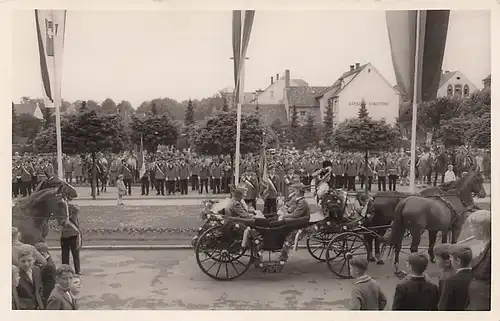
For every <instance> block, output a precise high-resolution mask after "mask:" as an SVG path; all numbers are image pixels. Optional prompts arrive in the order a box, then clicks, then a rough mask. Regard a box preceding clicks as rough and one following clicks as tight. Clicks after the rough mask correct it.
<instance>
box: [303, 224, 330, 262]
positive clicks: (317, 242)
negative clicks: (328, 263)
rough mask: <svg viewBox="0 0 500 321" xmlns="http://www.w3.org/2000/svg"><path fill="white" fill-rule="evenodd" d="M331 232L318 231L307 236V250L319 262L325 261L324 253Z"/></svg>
mask: <svg viewBox="0 0 500 321" xmlns="http://www.w3.org/2000/svg"><path fill="white" fill-rule="evenodd" d="M332 237H333V236H332V234H329V233H325V232H322V231H318V232H316V233H314V234H312V235H311V236H309V237H308V238H307V241H306V243H307V250H308V251H309V253H310V254H311V256H312V257H313V258H315V259H316V260H318V261H320V262H324V261H325V253H326V249H327V248H328V243H330V241H331V240H332Z"/></svg>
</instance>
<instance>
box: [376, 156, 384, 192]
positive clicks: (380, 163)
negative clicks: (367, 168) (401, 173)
mask: <svg viewBox="0 0 500 321" xmlns="http://www.w3.org/2000/svg"><path fill="white" fill-rule="evenodd" d="M375 171H376V172H377V184H378V191H379V192H381V191H382V190H383V191H384V192H385V191H386V185H385V179H386V176H387V166H386V163H385V159H384V157H382V156H381V157H379V158H378V160H377V164H376V165H375Z"/></svg>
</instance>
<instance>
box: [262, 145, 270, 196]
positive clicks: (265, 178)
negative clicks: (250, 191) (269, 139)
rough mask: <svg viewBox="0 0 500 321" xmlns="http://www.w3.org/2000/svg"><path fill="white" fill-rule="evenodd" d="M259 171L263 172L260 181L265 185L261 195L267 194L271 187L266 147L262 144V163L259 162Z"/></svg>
mask: <svg viewBox="0 0 500 321" xmlns="http://www.w3.org/2000/svg"><path fill="white" fill-rule="evenodd" d="M259 171H260V174H261V177H260V181H261V185H262V186H264V189H263V190H262V193H261V195H262V196H263V195H266V194H267V191H268V189H269V187H270V186H269V185H270V184H269V173H268V171H267V158H266V148H265V146H264V145H262V147H261V149H260V164H259Z"/></svg>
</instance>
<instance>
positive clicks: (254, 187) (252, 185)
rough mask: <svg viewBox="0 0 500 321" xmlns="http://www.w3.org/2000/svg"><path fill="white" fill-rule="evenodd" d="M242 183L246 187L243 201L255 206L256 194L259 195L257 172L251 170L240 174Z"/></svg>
mask: <svg viewBox="0 0 500 321" xmlns="http://www.w3.org/2000/svg"><path fill="white" fill-rule="evenodd" d="M242 180H243V184H244V185H245V188H246V189H247V192H246V195H245V203H246V204H248V205H250V206H252V207H253V208H257V196H258V195H259V181H258V180H257V174H255V173H253V172H246V173H244V174H243V175H242Z"/></svg>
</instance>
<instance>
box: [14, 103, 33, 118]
mask: <svg viewBox="0 0 500 321" xmlns="http://www.w3.org/2000/svg"><path fill="white" fill-rule="evenodd" d="M14 110H15V111H16V114H18V115H21V114H29V115H32V116H34V115H35V110H36V104H33V103H26V104H14Z"/></svg>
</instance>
